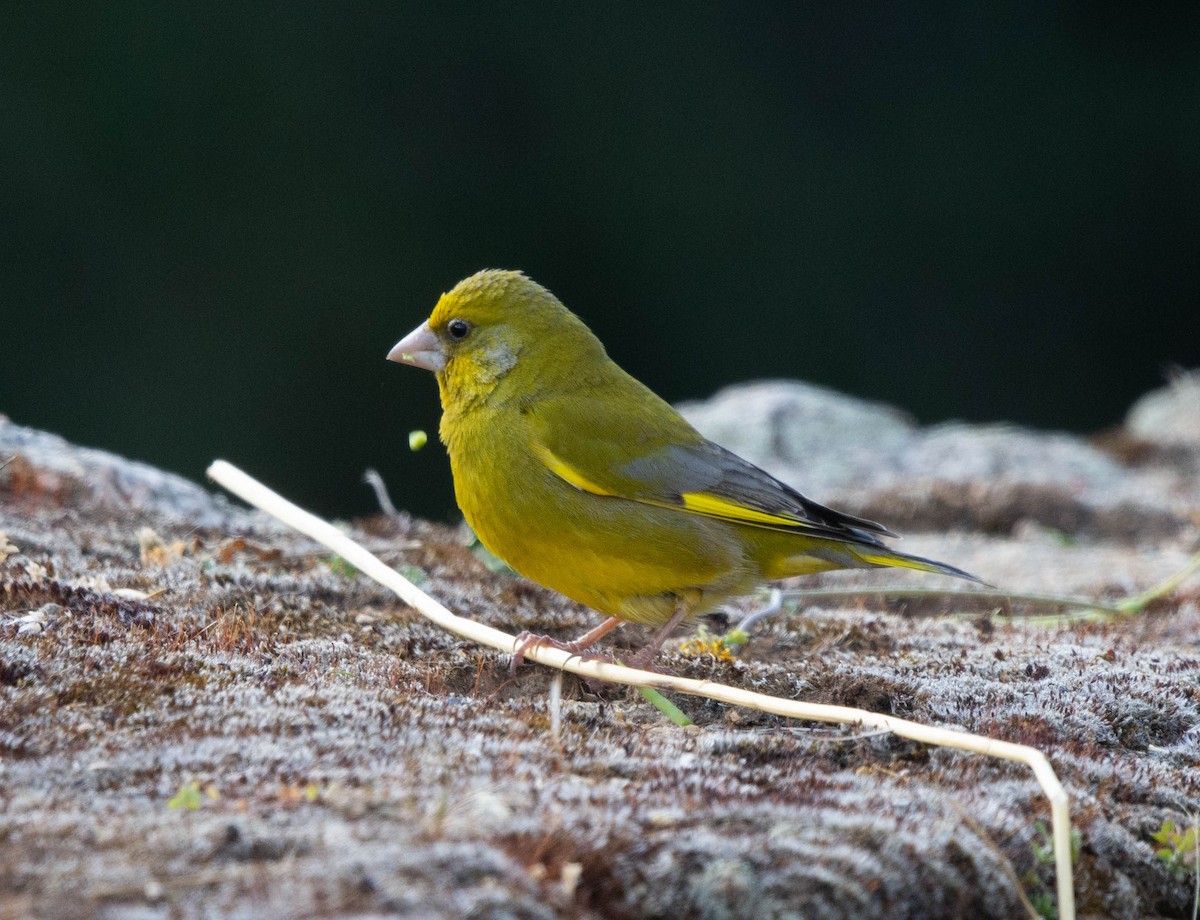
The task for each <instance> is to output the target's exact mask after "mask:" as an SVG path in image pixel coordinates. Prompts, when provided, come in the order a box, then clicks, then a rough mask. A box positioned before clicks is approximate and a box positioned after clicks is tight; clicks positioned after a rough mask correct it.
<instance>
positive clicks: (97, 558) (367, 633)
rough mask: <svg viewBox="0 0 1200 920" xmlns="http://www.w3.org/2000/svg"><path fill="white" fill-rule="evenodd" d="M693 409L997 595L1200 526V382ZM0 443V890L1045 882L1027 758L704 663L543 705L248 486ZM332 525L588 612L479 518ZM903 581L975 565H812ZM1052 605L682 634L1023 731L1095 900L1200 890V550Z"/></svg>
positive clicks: (391, 897) (1180, 904) (172, 910)
mask: <svg viewBox="0 0 1200 920" xmlns="http://www.w3.org/2000/svg"><path fill="white" fill-rule="evenodd" d="M687 411H688V412H689V414H690V415H691V416H692V418H693V419H694V421H695V422H696V423H697V424H698V425H699V426H700V427H701V428H702V429H703V430H705V432H706V433H708V434H709V435H710V436H712V437H714V438H715V439H717V440H720V441H722V442H723V443H725V444H726V445H727V446H729V447H731V448H733V449H735V450H737V451H738V452H740V453H743V454H744V455H746V456H748V457H750V458H751V459H753V460H755V461H756V462H758V463H760V464H761V465H763V466H765V467H767V468H768V469H771V470H772V471H773V472H776V473H777V474H779V475H781V476H783V477H784V478H787V479H789V480H790V481H793V482H794V483H796V484H797V485H799V486H800V487H801V488H803V489H804V491H806V492H807V493H808V494H810V495H812V496H813V497H814V498H817V499H819V500H821V501H823V502H826V503H828V504H833V505H834V506H835V507H840V508H843V509H844V510H848V511H851V512H856V513H860V514H865V515H867V516H868V517H872V518H874V519H877V520H883V521H884V522H886V523H887V524H889V525H890V526H892V527H893V529H896V530H900V531H902V532H904V533H905V534H906V536H907V539H905V540H904V542H903V544H902V547H903V548H904V549H905V550H906V551H910V552H916V553H920V554H922V555H929V556H934V557H936V558H939V559H944V560H946V561H948V562H952V563H954V564H956V565H959V566H962V567H963V568H966V569H968V570H971V571H973V572H975V573H977V574H978V575H980V576H981V577H982V578H984V579H985V580H987V581H988V582H990V583H992V584H995V585H999V586H1002V587H1003V588H1004V589H1005V590H1008V591H1012V592H1014V593H1029V592H1032V593H1054V594H1069V595H1081V596H1085V597H1089V598H1094V599H1096V600H1097V601H1103V602H1108V603H1112V602H1117V601H1120V600H1122V599H1125V598H1128V597H1131V596H1135V595H1137V594H1138V593H1139V592H1142V591H1144V590H1146V589H1148V588H1151V587H1152V586H1154V585H1155V584H1157V583H1159V582H1160V581H1161V580H1162V579H1164V578H1166V577H1167V576H1169V575H1170V574H1171V573H1173V572H1176V571H1178V570H1180V569H1182V568H1183V567H1185V566H1186V565H1187V563H1188V561H1189V559H1190V558H1191V557H1192V556H1193V554H1195V553H1196V552H1197V550H1200V379H1197V378H1195V377H1181V378H1180V379H1179V380H1177V381H1176V382H1175V383H1174V384H1173V385H1172V386H1171V387H1168V388H1166V389H1164V390H1163V391H1161V392H1158V393H1154V394H1151V395H1149V396H1147V397H1146V398H1145V399H1143V400H1142V401H1141V402H1140V403H1139V404H1138V405H1137V406H1135V407H1134V408H1133V409H1132V410H1131V412H1130V415H1129V417H1128V418H1127V419H1126V421H1125V423H1124V424H1123V425H1122V426H1120V427H1119V428H1116V429H1114V430H1113V431H1111V432H1108V433H1106V434H1104V435H1103V436H1100V437H1097V438H1095V439H1092V440H1090V441H1089V440H1083V439H1079V438H1075V437H1071V436H1067V435H1056V434H1047V433H1043V432H1033V431H1025V430H1020V429H1016V428H1012V427H1007V426H965V425H942V426H936V427H932V428H919V427H917V426H915V425H913V424H912V423H911V421H909V420H908V419H907V418H906V417H905V416H904V415H903V414H901V413H899V412H897V411H896V410H894V409H891V408H889V407H884V406H877V405H871V404H867V403H863V402H860V401H856V400H851V399H849V398H847V397H844V396H840V395H838V394H834V393H828V392H826V391H821V390H818V389H816V388H813V387H808V386H805V385H802V384H795V383H774V384H756V385H751V386H746V387H740V388H735V389H732V390H729V391H726V392H725V393H722V394H718V396H717V397H715V398H714V399H713V400H712V401H711V402H710V403H707V404H704V405H698V406H692V407H688V409H687ZM751 436H753V437H752V439H751V440H747V438H748V437H751ZM0 465H3V466H2V468H0V803H2V808H0V917H113V918H159V917H162V918H192V917H197V918H199V917H215V916H221V917H245V918H262V917H276V916H278V917H382V916H399V917H447V918H450V917H476V918H493V917H494V918H557V917H564V918H567V917H569V918H641V917H664V918H665V917H672V918H675V917H702V918H714V920H717V918H740V917H747V918H772V917H804V918H851V917H853V918H864V917H890V918H910V917H911V918H918V917H930V918H942V917H946V918H949V917H972V918H989V917H995V918H1013V917H1021V916H1030V915H1031V913H1030V911H1031V910H1036V911H1040V912H1042V913H1043V914H1045V915H1046V916H1052V915H1053V898H1052V892H1053V875H1052V864H1051V862H1050V860H1049V859H1048V856H1047V853H1046V851H1045V840H1044V832H1043V827H1044V825H1045V824H1048V818H1049V816H1048V809H1047V806H1046V804H1045V802H1044V800H1043V798H1042V795H1041V792H1040V791H1039V789H1038V787H1037V785H1036V784H1035V782H1034V780H1033V779H1032V777H1031V776H1030V775H1029V772H1028V771H1027V770H1026V769H1025V768H1024V767H1021V766H1019V765H1016V764H1011V763H1005V762H999V761H995V760H990V759H986V758H983V757H979V756H974V755H968V754H961V753H955V752H949V751H944V750H935V749H930V748H927V747H923V746H920V745H916V744H913V743H909V742H906V741H903V740H900V739H897V738H894V737H890V736H886V735H880V734H877V733H872V732H863V731H859V730H855V729H853V728H846V729H838V728H834V727H830V726H826V725H812V724H796V723H792V722H787V721H785V720H781V719H777V718H774V717H769V716H764V715H761V714H757V713H752V712H745V711H739V710H736V709H729V708H726V707H723V706H720V705H717V704H713V703H709V702H706V701H704V700H699V699H694V698H688V697H680V698H678V699H676V702H677V703H678V704H679V705H680V706H681V707H682V708H683V709H684V710H685V711H686V712H687V713H688V715H689V716H690V717H691V718H692V719H693V721H694V723H695V724H694V725H693V726H691V727H687V728H679V727H676V726H675V725H673V724H671V723H670V722H668V721H666V720H665V719H664V718H663V717H662V716H661V715H660V714H659V713H658V712H657V711H656V710H655V709H653V708H652V707H650V706H649V705H648V704H647V703H646V702H645V701H644V700H642V699H641V698H640V697H639V696H637V695H636V694H633V693H630V692H628V691H625V690H622V689H612V690H607V691H602V692H600V693H599V694H597V693H596V692H593V690H592V689H589V688H588V687H586V686H582V685H580V684H579V683H578V682H576V681H575V680H574V679H573V678H569V677H568V678H567V680H566V684H565V686H564V690H563V702H562V705H561V708H560V714H561V725H560V727H559V728H558V730H557V733H555V731H554V730H553V728H552V720H551V711H550V704H549V701H548V688H549V686H550V681H551V675H550V672H548V671H546V670H545V669H542V668H539V667H537V666H533V665H527V666H526V667H524V668H523V669H521V671H520V672H518V673H517V674H516V675H515V676H512V675H510V674H509V671H508V661H507V660H506V659H505V658H504V656H502V655H499V654H497V653H494V652H491V651H488V650H484V649H480V648H476V647H473V646H471V645H468V644H465V643H464V642H462V641H460V640H458V639H456V638H454V637H452V636H449V635H446V634H444V633H442V632H440V631H438V630H437V629H435V628H434V627H432V626H430V625H427V624H426V623H425V621H423V620H422V619H421V618H420V617H419V616H417V615H416V614H415V613H414V612H413V611H411V610H409V609H408V608H406V607H405V606H404V605H403V604H401V603H400V602H398V601H396V600H395V599H394V598H393V597H392V596H390V595H389V594H388V593H387V592H385V591H384V590H383V589H381V588H379V587H378V586H376V585H375V584H374V583H372V582H370V581H368V580H366V579H365V578H363V577H362V576H360V575H358V574H357V573H355V572H354V571H352V570H350V569H349V568H348V567H347V566H346V565H345V564H344V563H342V562H341V561H340V560H338V559H336V558H331V557H330V556H329V554H328V553H326V552H324V551H323V550H321V549H320V548H319V547H317V546H315V545H313V544H312V543H310V542H308V541H307V540H306V539H304V538H302V537H299V536H296V535H294V534H292V533H290V532H287V531H285V530H283V529H282V528H281V527H279V526H278V525H276V524H274V523H272V522H271V521H269V520H266V519H265V518H262V517H261V516H259V515H257V514H256V513H251V512H247V511H245V510H241V509H239V508H237V507H235V506H234V505H233V504H232V503H230V502H226V501H225V500H223V499H222V498H220V497H216V496H213V495H211V494H210V493H209V492H208V491H206V490H205V489H202V488H200V487H199V486H197V485H195V484H192V483H189V482H185V481H183V480H181V479H179V478H177V477H174V476H172V475H170V474H166V473H163V472H161V471H158V470H154V469H151V468H149V467H146V466H142V465H139V464H136V463H132V462H129V461H126V460H123V459H121V458H118V457H114V456H112V455H109V454H104V453H101V452H98V451H91V450H87V449H84V448H79V447H75V446H72V445H70V444H67V443H65V442H63V441H62V440H61V439H59V438H56V437H54V436H53V435H49V434H45V433H42V432H37V431H32V430H30V429H26V428H22V427H20V426H18V425H16V424H14V423H12V422H9V421H7V420H0ZM251 472H254V473H260V472H263V471H251ZM267 478H268V479H269V478H270V477H269V475H268V476H267ZM349 530H350V532H351V533H352V534H353V535H355V536H356V537H358V538H359V539H361V540H362V541H363V542H365V543H366V544H367V545H368V546H370V547H372V548H373V549H375V550H376V551H377V552H378V553H379V554H380V555H381V556H382V557H383V558H384V559H385V560H387V561H388V562H389V563H391V564H393V565H395V566H397V567H399V568H401V569H402V570H405V571H407V572H409V573H410V574H411V575H413V576H414V577H415V578H416V579H418V580H420V581H421V582H422V584H423V587H424V588H425V589H426V590H427V591H428V592H429V593H431V594H432V595H433V596H435V597H437V598H438V599H439V600H442V601H443V602H444V603H446V604H447V605H448V606H449V607H451V608H452V609H454V610H455V611H456V612H459V613H462V614H464V615H468V616H472V617H476V618H478V619H480V620H483V621H486V622H488V623H491V624H492V625H494V626H497V627H499V628H503V629H507V630H510V631H518V630H521V629H534V630H538V631H549V632H557V633H561V634H563V635H571V634H574V633H577V632H581V631H582V630H583V629H584V628H586V627H587V626H588V625H590V624H592V623H594V622H595V619H594V617H593V615H592V614H590V613H588V612H587V611H586V610H583V609H580V608H578V607H576V606H575V605H573V604H570V603H568V602H566V601H565V600H563V599H562V598H559V597H557V596H555V595H554V594H552V593H550V592H547V591H544V590H542V589H541V588H538V587H537V586H534V585H531V584H529V583H527V582H525V581H523V580H521V579H518V578H515V577H513V576H511V575H508V574H504V573H495V572H493V571H491V570H490V569H489V568H488V567H486V566H485V565H484V564H483V562H481V560H480V559H479V558H477V556H476V555H474V554H473V553H472V551H471V550H470V549H469V548H468V546H467V545H466V540H465V539H464V534H463V533H462V532H461V531H459V530H455V529H451V528H449V527H444V526H439V525H435V524H430V523H426V522H422V521H416V520H412V519H410V518H408V517H406V516H403V515H401V516H400V517H399V518H389V517H385V516H382V515H381V516H379V517H376V518H372V519H369V520H362V521H356V522H353V523H352V524H350V525H349ZM897 585H904V586H924V587H939V588H941V587H944V588H945V589H946V590H947V591H948V592H950V591H957V590H960V589H961V588H963V587H966V586H964V585H959V584H954V583H950V582H948V581H946V580H942V579H937V578H933V577H930V576H920V575H916V574H912V575H910V574H907V573H902V572H895V571H887V572H877V573H833V574H830V575H828V576H823V577H821V578H810V579H806V580H803V581H799V582H797V583H796V585H794V586H793V587H803V588H814V587H823V588H846V587H852V586H897ZM749 603H752V602H748V604H749ZM1062 612H1063V611H1059V610H1055V609H1051V608H1046V607H1041V606H1036V605H1033V604H1030V603H1027V602H1024V601H1021V600H1019V599H1015V600H1013V601H1011V602H1005V603H997V602H995V601H990V602H980V601H978V600H974V599H972V598H970V597H968V596H966V595H958V596H955V595H952V594H951V595H949V596H947V597H944V598H933V599H921V600H916V599H911V598H910V599H907V600H887V599H883V598H879V597H874V596H861V597H854V598H845V599H840V600H831V599H829V598H825V599H821V600H819V601H815V600H812V599H803V598H792V600H791V602H790V603H789V609H787V610H786V611H785V612H784V613H783V614H781V615H779V616H777V617H775V618H773V619H771V620H768V621H766V622H764V623H763V624H761V625H760V627H759V628H758V629H757V630H756V632H755V634H754V636H753V638H752V640H751V642H750V644H749V645H748V646H747V647H746V648H745V649H744V651H743V652H742V653H741V655H740V656H739V657H738V658H736V659H734V660H725V659H721V658H718V657H714V656H713V655H711V654H692V655H685V654H681V653H678V652H673V653H671V654H670V655H668V656H667V657H665V658H664V660H663V662H662V666H663V667H665V668H668V669H670V670H672V671H674V672H675V673H679V674H683V675H689V676H696V677H704V678H711V679H715V680H719V681H723V682H726V683H732V684H736V685H740V686H744V687H747V688H751V689H756V690H763V691H767V692H772V693H775V694H778V695H783V696H788V697H794V698H798V699H805V700H813V701H821V702H831V703H839V704H844V705H850V706H858V707H863V708H867V709H872V710H876V711H881V712H889V713H895V714H897V715H901V716H904V717H905V718H909V719H915V720H919V721H924V722H930V723H933V724H937V725H943V726H948V727H959V728H962V729H965V730H968V731H971V732H978V733H982V734H986V735H990V736H994V737H996V738H1002V739H1005V740H1009V741H1015V742H1021V743H1025V744H1031V745H1035V746H1037V747H1040V748H1041V749H1043V750H1044V751H1046V753H1047V754H1048V756H1049V757H1050V760H1051V762H1052V763H1053V765H1054V768H1055V769H1056V771H1057V772H1058V774H1059V776H1060V777H1061V779H1062V780H1063V782H1064V784H1065V785H1066V787H1067V789H1068V792H1069V793H1070V795H1071V797H1072V812H1073V818H1074V821H1075V824H1076V826H1077V828H1078V829H1079V832H1080V846H1079V855H1078V864H1077V869H1076V872H1077V898H1078V901H1079V908H1080V916H1091V917H1120V918H1134V917H1187V916H1191V915H1192V909H1193V890H1192V885H1193V883H1194V879H1195V875H1194V873H1195V863H1194V862H1191V861H1189V860H1191V858H1192V857H1191V856H1190V855H1189V851H1188V849H1187V847H1186V841H1185V840H1184V838H1183V833H1182V832H1183V831H1184V830H1186V828H1187V827H1188V825H1189V823H1190V822H1192V821H1194V820H1195V815H1196V814H1197V812H1200V770H1198V769H1197V768H1198V767H1200V577H1193V578H1191V579H1189V580H1186V581H1184V582H1183V583H1182V584H1181V585H1180V586H1179V587H1178V588H1177V589H1176V590H1175V591H1174V592H1173V593H1171V594H1169V595H1168V596H1165V597H1162V598H1160V599H1157V600H1154V601H1152V602H1151V603H1149V604H1148V606H1146V607H1145V608H1144V609H1142V610H1141V611H1140V612H1138V613H1135V614H1132V615H1128V616H1122V617H1112V618H1108V619H1098V618H1095V617H1083V616H1075V617H1071V618H1064V617H1048V616H1047V614H1058V613H1062ZM710 628H714V627H712V624H710ZM624 633H627V635H623V634H624ZM615 635H616V637H617V640H616V641H617V643H618V644H622V643H627V644H629V645H633V644H636V640H637V638H638V634H637V631H636V629H635V628H632V627H630V628H627V629H624V630H622V631H620V632H618V633H616V634H615ZM1171 828H1175V829H1176V830H1177V831H1178V832H1179V833H1178V834H1177V836H1174V837H1173V836H1171V833H1170V831H1171ZM1156 835H1158V837H1160V838H1162V840H1156V839H1155V837H1156ZM1163 841H1165V843H1164V842H1163Z"/></svg>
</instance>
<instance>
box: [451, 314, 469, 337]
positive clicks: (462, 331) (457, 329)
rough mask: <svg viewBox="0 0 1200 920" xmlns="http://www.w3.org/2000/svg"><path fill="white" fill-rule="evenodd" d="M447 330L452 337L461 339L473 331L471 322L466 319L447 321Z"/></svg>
mask: <svg viewBox="0 0 1200 920" xmlns="http://www.w3.org/2000/svg"><path fill="white" fill-rule="evenodd" d="M446 331H447V332H449V333H450V338H452V339H458V340H460V341H461V340H462V339H465V338H466V337H467V333H469V332H470V331H471V324H470V323H468V322H467V321H466V320H465V319H452V320H450V322H448V323H446Z"/></svg>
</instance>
